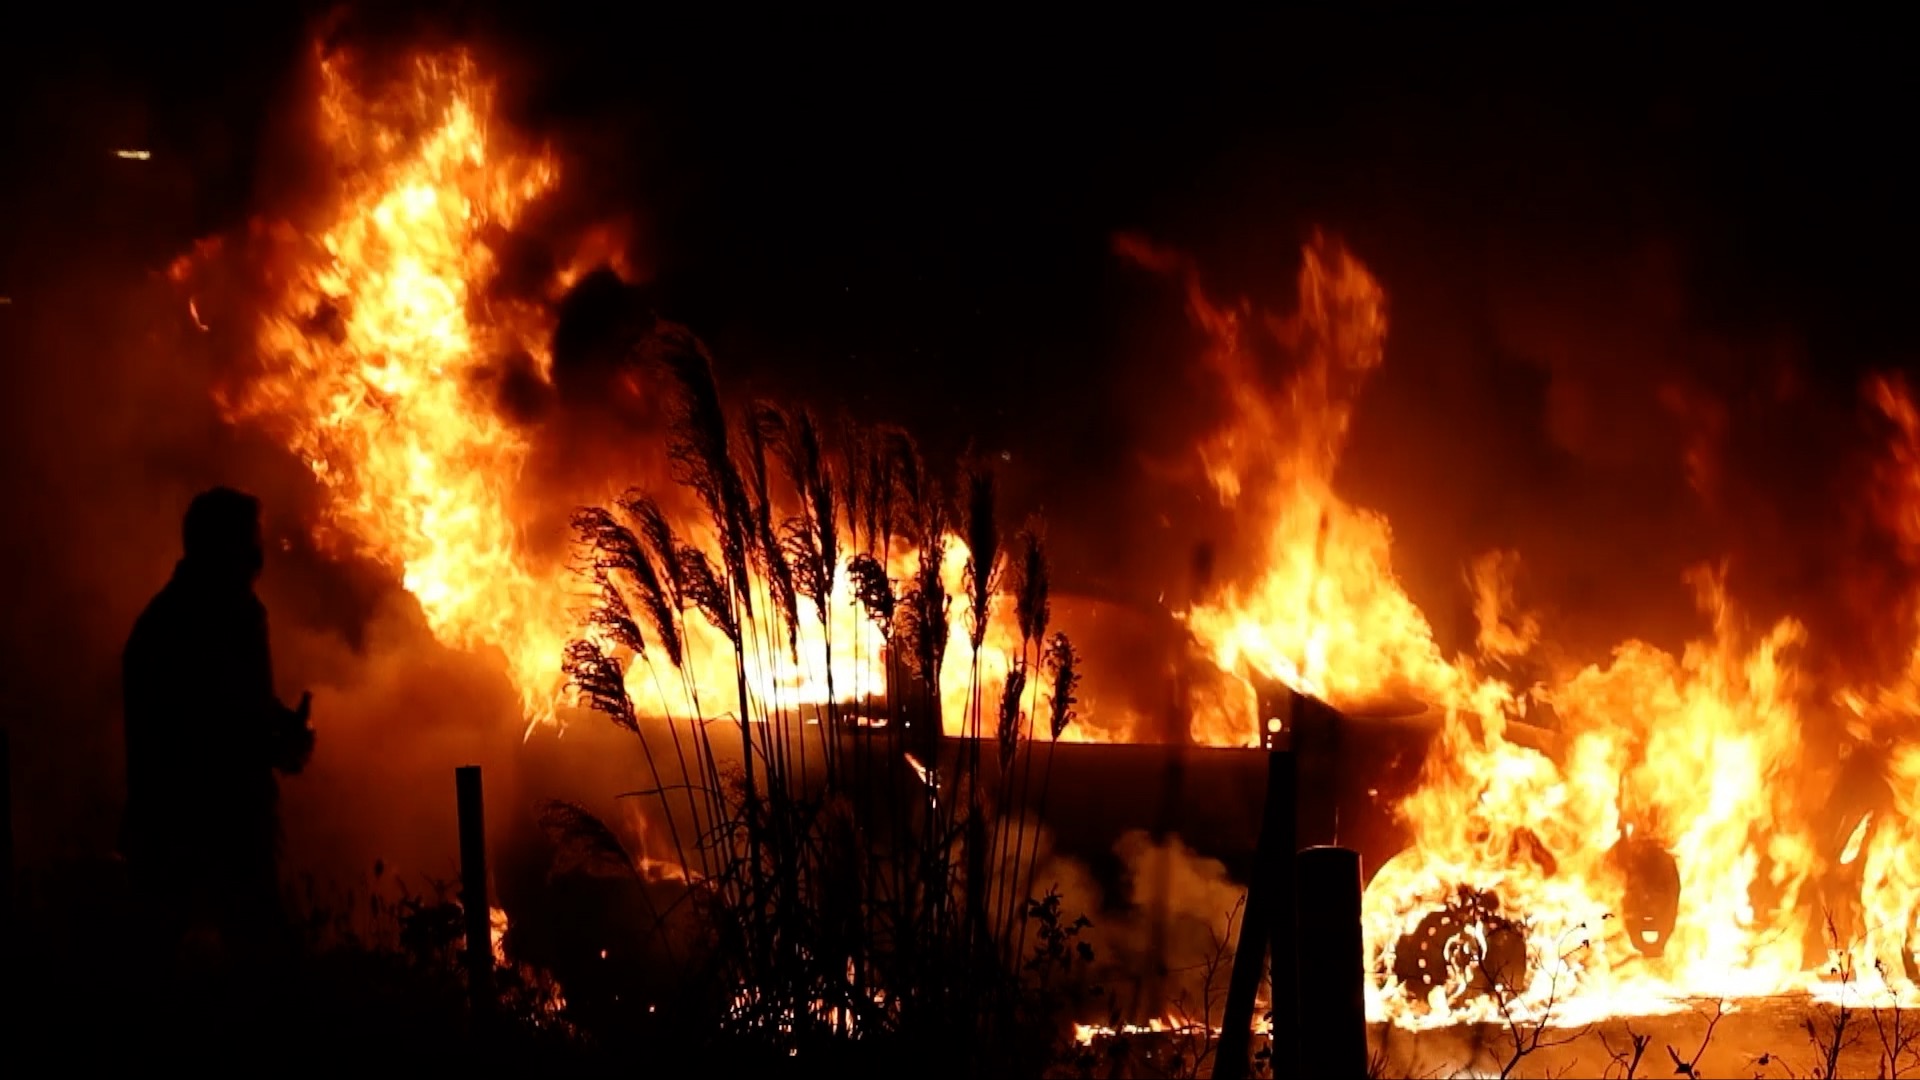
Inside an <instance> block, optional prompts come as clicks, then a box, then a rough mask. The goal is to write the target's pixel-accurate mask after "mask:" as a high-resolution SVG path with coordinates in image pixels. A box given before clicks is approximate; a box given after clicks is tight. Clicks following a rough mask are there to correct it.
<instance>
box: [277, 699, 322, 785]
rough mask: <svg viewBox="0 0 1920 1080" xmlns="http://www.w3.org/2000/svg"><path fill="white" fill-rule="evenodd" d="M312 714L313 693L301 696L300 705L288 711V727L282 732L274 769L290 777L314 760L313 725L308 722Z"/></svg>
mask: <svg viewBox="0 0 1920 1080" xmlns="http://www.w3.org/2000/svg"><path fill="white" fill-rule="evenodd" d="M312 712H313V692H312V691H307V692H304V693H302V694H301V695H300V704H299V705H298V706H297V707H295V708H293V709H291V710H289V711H288V716H287V725H286V727H285V729H284V730H282V731H281V732H280V738H279V743H280V745H279V747H278V748H277V753H276V755H275V757H276V760H275V762H274V768H276V769H278V770H280V771H281V772H282V773H284V774H286V775H288V776H292V775H294V774H296V773H298V772H300V771H301V770H302V769H305V768H306V767H307V762H308V761H311V760H312V759H313V725H312V724H311V723H309V722H308V717H309V716H310V715H311V714H312Z"/></svg>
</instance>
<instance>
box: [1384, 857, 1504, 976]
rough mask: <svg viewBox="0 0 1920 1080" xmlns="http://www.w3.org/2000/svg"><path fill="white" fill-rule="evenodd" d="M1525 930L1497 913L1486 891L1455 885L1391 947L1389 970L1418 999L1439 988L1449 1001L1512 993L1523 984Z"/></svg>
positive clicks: (1496, 902) (1495, 899)
mask: <svg viewBox="0 0 1920 1080" xmlns="http://www.w3.org/2000/svg"><path fill="white" fill-rule="evenodd" d="M1527 969H1528V959H1527V939H1526V934H1525V933H1524V932H1523V931H1522V930H1521V929H1520V927H1519V926H1518V925H1517V924H1515V923H1514V922H1513V921H1512V920H1510V919H1507V918H1506V917H1505V916H1503V915H1501V913H1500V899H1499V897H1496V896H1494V895H1493V894H1492V893H1489V892H1483V891H1481V890H1479V889H1474V888H1469V887H1467V886H1464V885H1463V886H1461V887H1460V890H1459V892H1458V894H1457V895H1456V896H1455V898H1454V899H1453V900H1451V901H1449V902H1448V903H1447V904H1446V905H1445V906H1444V907H1440V908H1436V909H1435V910H1433V911H1430V912H1428V913H1427V915H1426V916H1425V917H1424V918H1422V919H1421V920H1420V922H1419V923H1418V924H1417V925H1416V926H1415V927H1414V928H1413V930H1412V931H1411V932H1410V933H1408V934H1407V935H1406V936H1404V937H1402V938H1401V939H1400V942H1399V944H1398V945H1397V946H1396V947H1395V948H1394V951H1393V974H1394V977H1395V978H1397V979H1398V980H1399V982H1400V985H1401V987H1402V988H1403V989H1405V990H1406V992H1407V993H1408V994H1410V995H1412V996H1414V997H1416V998H1419V999H1421V1000H1426V999H1429V998H1431V996H1432V994H1433V992H1434V991H1435V990H1436V989H1438V990H1441V991H1442V992H1443V993H1444V994H1445V995H1446V997H1447V1000H1448V1001H1449V1002H1452V1003H1458V1002H1461V1001H1463V1000H1465V999H1467V998H1471V997H1480V996H1485V995H1490V994H1493V995H1501V994H1511V993H1514V992H1516V990H1517V989H1518V988H1520V987H1523V986H1525V985H1527V981H1528V970H1527Z"/></svg>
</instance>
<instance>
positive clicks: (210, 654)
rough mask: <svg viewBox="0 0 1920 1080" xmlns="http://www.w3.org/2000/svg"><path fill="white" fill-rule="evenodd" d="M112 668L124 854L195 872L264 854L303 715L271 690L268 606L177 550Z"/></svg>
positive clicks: (252, 865) (237, 865)
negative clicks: (117, 702) (117, 690)
mask: <svg viewBox="0 0 1920 1080" xmlns="http://www.w3.org/2000/svg"><path fill="white" fill-rule="evenodd" d="M121 673H122V689H123V694H124V701H123V707H124V718H125V725H126V750H127V806H126V819H125V823H124V827H123V829H122V833H121V850H122V853H123V854H124V855H125V856H126V857H127V858H128V860H129V861H130V862H133V863H135V864H137V865H138V864H147V865H150V866H151V865H165V866H167V867H169V868H170V869H171V870H174V871H177V872H184V873H188V874H192V875H195V876H199V875H202V874H210V873H219V872H222V871H224V870H234V871H238V872H242V873H246V872H258V871H259V869H260V868H261V867H262V866H263V865H266V866H270V865H272V863H273V862H274V859H275V855H276V848H277V843H278V834H279V825H278V813H277V803H278V799H279V784H278V781H277V780H276V779H275V778H274V770H275V768H276V767H280V768H282V769H283V770H284V771H295V770H297V769H298V768H299V766H300V764H302V763H303V759H302V758H301V755H300V750H299V748H298V743H299V740H300V736H301V734H302V733H303V732H304V731H305V723H304V720H303V719H302V718H301V717H299V716H297V715H296V714H295V713H294V712H293V711H292V710H290V709H288V708H287V707H286V706H285V705H283V704H282V703H281V702H280V699H279V698H278V697H277V696H275V694H274V689H273V661H272V657H271V654H270V652H269V650H268V643H267V613H266V609H265V608H264V607H263V606H262V605H261V603H260V601H259V599H258V598H257V597H255V596H254V594H253V589H252V587H251V585H250V584H249V583H247V582H246V581H244V580H234V579H232V578H231V577H222V576H220V575H217V574H212V573H206V572H202V571H200V570H199V569H197V568H196V567H195V566H194V565H193V564H192V563H191V562H190V561H182V562H181V563H180V564H179V565H178V566H177V567H175V570H174V574H173V577H172V579H171V580H170V581H168V583H167V585H166V587H165V588H163V589H162V590H161V591H160V593H159V595H157V596H155V597H154V599H153V601H152V602H151V603H150V604H148V605H147V608H146V610H145V611H144V612H142V613H141V615H140V618H139V620H138V621H137V622H136V623H135V624H134V628H133V633H132V635H131V637H130V638H129V639H128V641H127V647H126V651H125V653H124V654H123V655H122V659H121Z"/></svg>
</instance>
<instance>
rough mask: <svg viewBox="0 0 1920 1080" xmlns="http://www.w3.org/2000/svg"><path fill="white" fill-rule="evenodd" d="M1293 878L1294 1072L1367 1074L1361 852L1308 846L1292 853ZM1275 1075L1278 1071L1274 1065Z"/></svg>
mask: <svg viewBox="0 0 1920 1080" xmlns="http://www.w3.org/2000/svg"><path fill="white" fill-rule="evenodd" d="M1295 860H1296V862H1297V863H1298V866H1299V869H1298V872H1297V874H1296V876H1297V878H1298V880H1299V882H1300V901H1299V903H1300V911H1299V920H1300V921H1299V927H1300V930H1299V934H1300V936H1299V942H1300V946H1299V948H1300V971H1301V973H1302V974H1303V975H1304V976H1305V978H1306V979H1308V980H1311V984H1312V987H1313V991H1312V992H1311V993H1304V994H1301V995H1300V1030H1302V1031H1310V1032H1312V1033H1313V1037H1312V1038H1310V1039H1303V1040H1301V1041H1300V1043H1299V1046H1300V1051H1299V1053H1300V1057H1299V1061H1300V1072H1299V1075H1301V1076H1324V1077H1328V1078H1329V1080H1340V1078H1351V1080H1360V1078H1361V1077H1364V1076H1366V1075H1367V993H1366V967H1367V958H1366V945H1365V943H1364V941H1363V938H1362V934H1361V928H1360V894H1361V889H1360V853H1359V852H1357V851H1354V850H1353V849H1351V848H1342V847H1310V848H1307V849H1306V850H1305V851H1302V852H1300V853H1299V854H1298V855H1297V856H1295ZM1275 1075H1279V1072H1278V1070H1277V1069H1276V1071H1275Z"/></svg>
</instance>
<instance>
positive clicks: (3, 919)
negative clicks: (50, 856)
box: [0, 728, 13, 945]
mask: <svg viewBox="0 0 1920 1080" xmlns="http://www.w3.org/2000/svg"><path fill="white" fill-rule="evenodd" d="M12 936H13V745H12V742H11V741H10V740H9V738H8V732H7V730H6V729H5V728H0V945H4V944H6V943H7V941H8V939H10V938H11V937H12Z"/></svg>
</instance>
